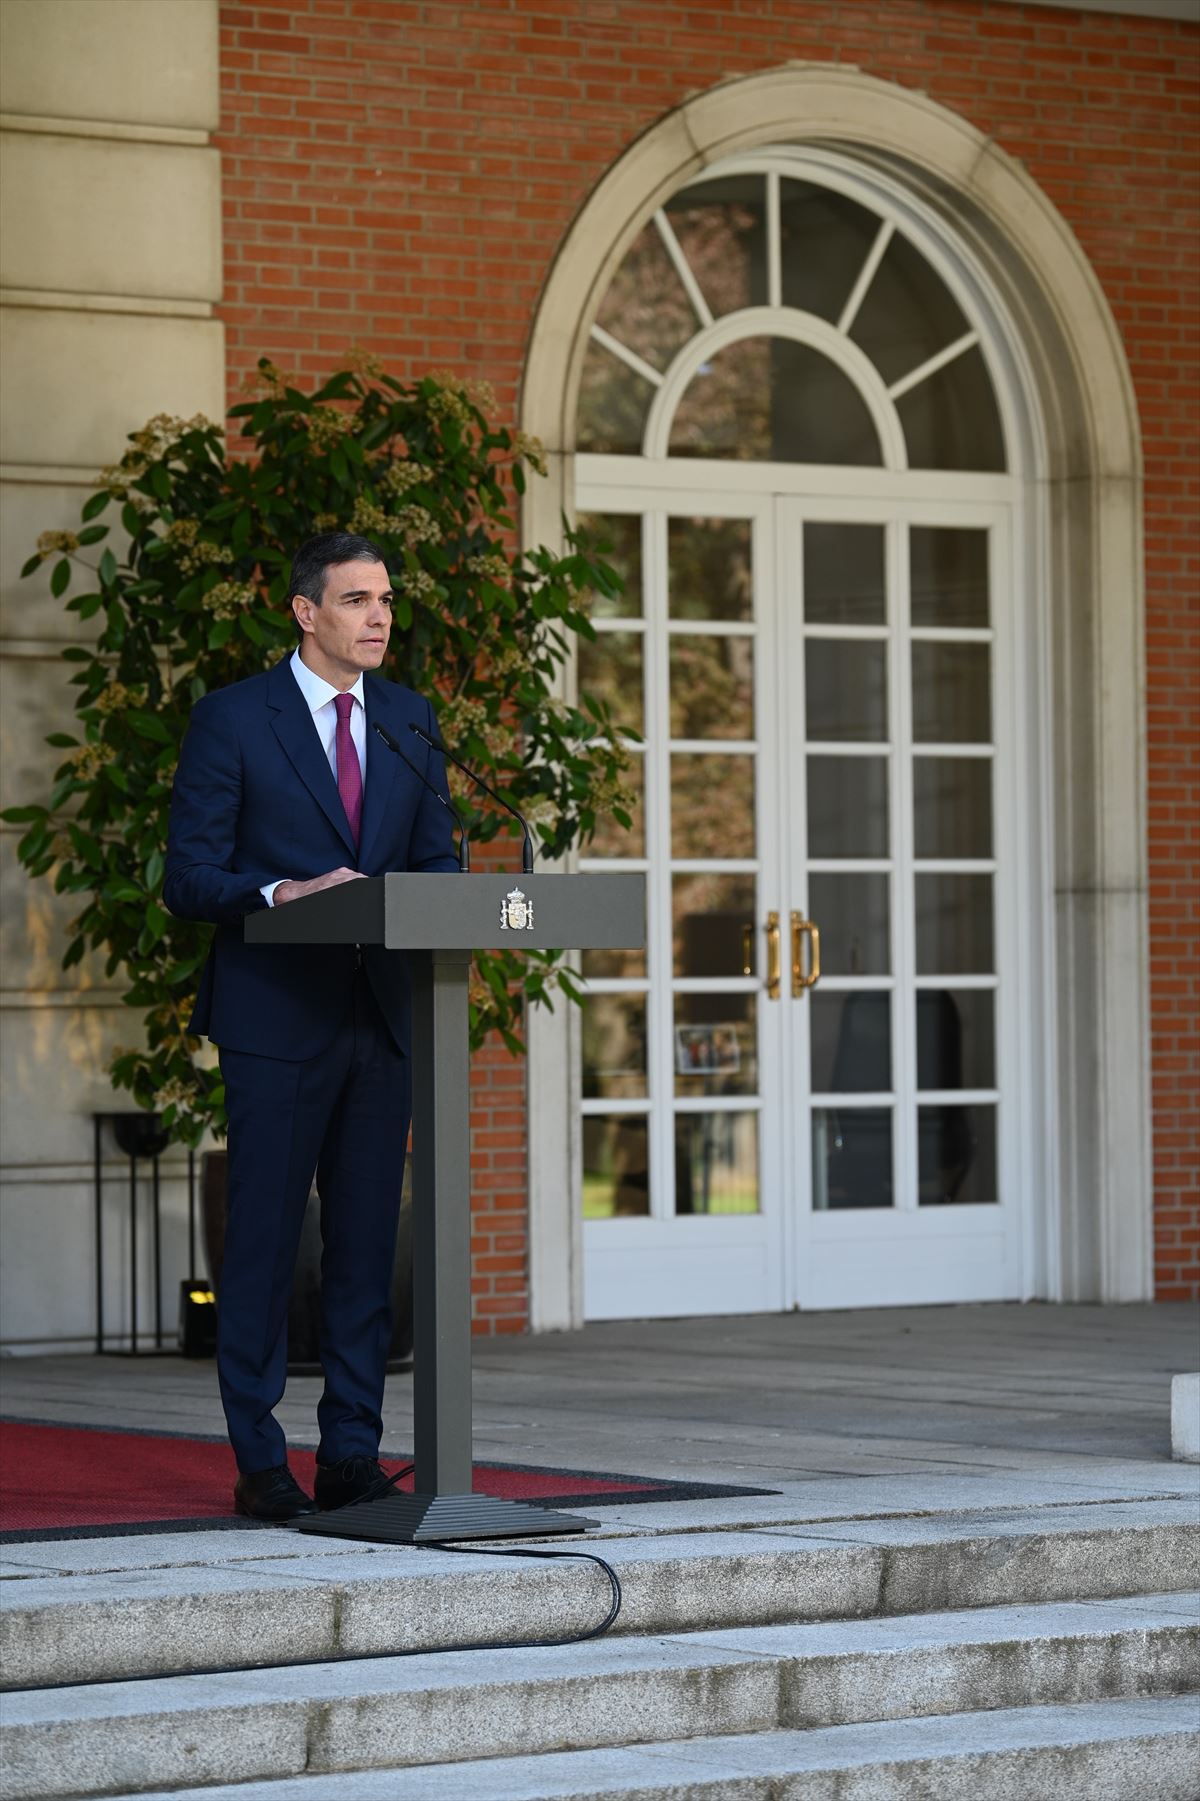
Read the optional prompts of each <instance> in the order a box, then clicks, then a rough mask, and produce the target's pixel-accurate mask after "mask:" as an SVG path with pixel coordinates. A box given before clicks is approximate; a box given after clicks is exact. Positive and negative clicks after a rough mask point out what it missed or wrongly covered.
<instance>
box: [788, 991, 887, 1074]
mask: <svg viewBox="0 0 1200 1801" xmlns="http://www.w3.org/2000/svg"><path fill="white" fill-rule="evenodd" d="M808 1002H809V1007H810V1008H811V1014H810V1018H809V1029H810V1031H811V1033H812V1073H811V1082H812V1091H813V1093H814V1094H854V1093H859V1094H887V1093H888V1092H889V1090H890V1089H891V1086H892V997H891V995H890V994H862V993H854V994H838V993H836V992H830V991H829V990H828V989H827V990H826V991H825V992H824V993H820V992H818V991H817V990H816V989H813V990H812V991H811V992H810V994H809V997H808Z"/></svg>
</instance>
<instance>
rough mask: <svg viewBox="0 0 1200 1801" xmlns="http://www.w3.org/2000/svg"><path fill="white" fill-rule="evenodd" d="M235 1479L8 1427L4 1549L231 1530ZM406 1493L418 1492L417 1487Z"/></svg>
mask: <svg viewBox="0 0 1200 1801" xmlns="http://www.w3.org/2000/svg"><path fill="white" fill-rule="evenodd" d="M288 1461H289V1463H290V1466H291V1469H292V1473H293V1475H294V1476H295V1477H296V1479H297V1481H298V1482H300V1483H301V1484H302V1485H303V1486H304V1487H305V1488H306V1489H308V1490H309V1492H310V1493H311V1491H312V1479H313V1472H314V1469H315V1466H316V1458H315V1456H314V1454H313V1452H312V1451H300V1450H293V1451H291V1452H290V1453H289V1457H288ZM405 1461H406V1460H405V1459H403V1458H397V1459H391V1460H386V1459H385V1461H384V1468H385V1470H387V1471H388V1473H389V1474H390V1473H391V1471H392V1470H393V1469H398V1468H401V1467H402V1466H403V1463H404V1462H405ZM235 1473H236V1472H235V1469H234V1463H233V1454H232V1452H231V1451H230V1449H229V1446H228V1445H227V1444H225V1443H224V1442H223V1441H221V1442H216V1441H213V1440H210V1439H199V1438H172V1437H167V1436H158V1435H156V1434H153V1433H148V1432H120V1431H97V1430H93V1429H92V1428H90V1427H85V1426H52V1425H30V1424H27V1423H25V1422H15V1421H12V1422H6V1423H4V1424H3V1425H0V1540H3V1539H7V1540H8V1541H9V1542H12V1540H13V1538H14V1536H16V1535H19V1536H21V1537H26V1536H27V1535H32V1534H35V1533H36V1534H38V1535H39V1536H42V1535H44V1536H47V1537H50V1536H58V1537H72V1536H76V1535H83V1536H91V1535H92V1534H95V1533H100V1532H113V1531H115V1530H117V1529H118V1528H121V1527H125V1528H129V1529H132V1530H134V1531H145V1530H147V1529H148V1528H150V1527H151V1526H158V1527H160V1528H161V1527H163V1526H164V1525H167V1524H170V1525H171V1526H174V1527H192V1526H200V1525H216V1524H222V1525H224V1524H229V1523H231V1522H232V1521H233V1520H234V1519H235V1517H236V1516H235V1515H234V1514H233V1505H232V1499H231V1493H232V1487H233V1479H234V1475H235ZM400 1486H401V1487H402V1488H411V1487H412V1477H411V1476H410V1477H408V1478H406V1480H405V1481H404V1482H403V1483H402V1484H401V1485H400ZM474 1487H475V1490H476V1492H477V1493H480V1494H486V1495H496V1496H498V1497H500V1498H501V1499H503V1500H508V1501H547V1502H553V1503H555V1504H558V1505H561V1504H565V1503H573V1504H576V1505H582V1504H584V1503H587V1504H589V1505H591V1506H593V1507H594V1506H596V1505H597V1504H599V1505H604V1503H605V1502H607V1503H608V1504H609V1505H612V1504H613V1503H614V1502H617V1501H638V1502H642V1501H676V1500H685V1499H700V1498H704V1497H708V1496H718V1495H737V1494H761V1493H763V1492H764V1491H763V1490H761V1489H744V1488H731V1487H729V1486H721V1487H714V1486H712V1485H711V1484H710V1485H696V1484H692V1483H677V1482H661V1481H657V1480H655V1479H654V1478H652V1477H639V1476H617V1475H613V1476H607V1475H597V1474H594V1473H590V1472H584V1471H580V1470H545V1469H529V1468H526V1467H524V1466H521V1465H501V1464H489V1463H480V1464H476V1465H475V1480H474ZM243 1523H244V1522H243Z"/></svg>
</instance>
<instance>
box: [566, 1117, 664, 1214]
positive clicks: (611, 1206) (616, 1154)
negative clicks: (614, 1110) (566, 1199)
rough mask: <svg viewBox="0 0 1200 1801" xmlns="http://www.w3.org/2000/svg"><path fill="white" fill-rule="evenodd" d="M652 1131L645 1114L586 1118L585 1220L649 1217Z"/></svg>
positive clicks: (584, 1147) (584, 1162) (584, 1126)
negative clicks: (647, 1215)
mask: <svg viewBox="0 0 1200 1801" xmlns="http://www.w3.org/2000/svg"><path fill="white" fill-rule="evenodd" d="M649 1128H650V1121H649V1119H648V1118H647V1117H646V1115H645V1114H643V1113H636V1114H635V1113H622V1114H609V1115H607V1116H605V1115H603V1114H590V1115H585V1116H584V1120H583V1217H584V1218H585V1219H628V1218H631V1217H637V1216H638V1215H641V1214H647V1213H649V1211H650V1158H649V1144H650V1131H649Z"/></svg>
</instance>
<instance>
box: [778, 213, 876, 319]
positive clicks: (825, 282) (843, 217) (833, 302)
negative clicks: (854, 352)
mask: <svg viewBox="0 0 1200 1801" xmlns="http://www.w3.org/2000/svg"><path fill="white" fill-rule="evenodd" d="M779 188H780V193H779V224H780V232H779V239H780V243H779V249H780V264H781V271H782V276H783V304H784V306H794V307H798V308H799V309H800V311H801V312H804V313H815V314H816V315H817V317H818V319H828V320H829V322H830V324H831V325H836V323H837V321H838V319H839V318H840V317H841V314H842V308H843V307H844V306H845V304H846V302H847V300H848V299H849V298H850V292H851V289H852V288H853V287H854V284H855V282H856V281H857V280H858V274H859V271H860V269H861V268H862V266H863V264H864V263H865V262H866V260H867V257H868V256H869V254H870V251H871V246H872V244H873V243H874V242H875V239H876V237H877V235H878V232H879V219H878V217H877V216H876V215H875V214H874V213H872V212H868V210H867V208H866V207H865V206H859V205H858V203H857V202H856V201H854V200H850V199H848V198H847V196H846V195H845V194H835V193H834V192H833V190H832V189H831V188H818V187H814V186H813V185H812V184H811V183H810V182H807V181H786V180H785V181H782V182H780V184H779Z"/></svg>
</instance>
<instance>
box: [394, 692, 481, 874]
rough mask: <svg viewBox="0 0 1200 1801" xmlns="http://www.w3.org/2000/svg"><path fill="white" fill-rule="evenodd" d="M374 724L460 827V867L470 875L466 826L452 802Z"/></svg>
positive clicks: (469, 847) (469, 852)
mask: <svg viewBox="0 0 1200 1801" xmlns="http://www.w3.org/2000/svg"><path fill="white" fill-rule="evenodd" d="M373 723H374V725H375V730H376V731H377V732H378V733H379V736H380V737H381V738H382V739H383V742H384V743H385V744H386V745H387V747H388V749H389V750H390V751H393V752H394V753H395V754H396V756H398V757H399V759H400V761H401V762H402V763H406V764H407V765H408V767H409V768H410V769H411V770H412V772H413V774H414V775H415V776H416V778H417V780H418V781H419V782H424V784H425V786H426V787H427V788H428V790H429V792H430V793H431V794H435V795H436V796H437V798H438V800H440V801H441V803H442V805H443V807H445V809H446V811H447V813H449V815H450V817H451V819H452V820H453V821H454V823H455V825H456V826H457V827H458V867H459V869H460V871H461V872H462V874H463V875H468V874H469V873H470V869H471V846H470V844H469V843H468V842H467V828H466V826H465V825H464V824H463V822H462V820H461V819H460V818H459V816H458V814H457V812H456V811H455V809H454V807H453V806H452V804H451V803H450V801H448V800H447V799H446V796H445V795H444V794H443V793H442V791H441V789H440V788H436V787H435V786H434V784H433V783H432V782H431V781H430V779H429V777H428V776H427V775H424V774H422V772H421V770H419V769H418V768H417V766H416V764H415V763H414V762H413V760H412V758H411V757H406V756H405V754H404V751H403V749H402V748H401V746H400V745H399V744H397V742H396V740H395V739H394V738H393V737H392V734H391V733H390V732H387V731H385V730H384V729H383V727H382V726H381V725H380V724H379V722H378V720H376V721H374V722H373ZM414 729H415V728H414Z"/></svg>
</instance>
